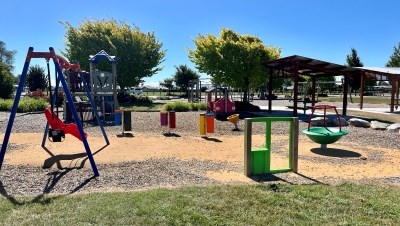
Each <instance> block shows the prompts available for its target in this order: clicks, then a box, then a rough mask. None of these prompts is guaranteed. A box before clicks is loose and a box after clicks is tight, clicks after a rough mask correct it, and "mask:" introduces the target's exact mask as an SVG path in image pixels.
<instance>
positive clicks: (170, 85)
mask: <svg viewBox="0 0 400 226" xmlns="http://www.w3.org/2000/svg"><path fill="white" fill-rule="evenodd" d="M160 86H164V87H165V88H167V89H168V95H170V93H171V90H172V88H174V79H173V78H166V79H164V81H162V82H160Z"/></svg>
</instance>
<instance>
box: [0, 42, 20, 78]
mask: <svg viewBox="0 0 400 226" xmlns="http://www.w3.org/2000/svg"><path fill="white" fill-rule="evenodd" d="M16 53H17V51H15V50H13V51H10V50H7V48H6V43H4V42H3V41H1V40H0V62H2V63H4V64H5V65H6V66H7V67H8V68H9V69H10V71H12V70H13V69H14V66H13V64H14V55H15V54H16Z"/></svg>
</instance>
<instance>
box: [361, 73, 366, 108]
mask: <svg viewBox="0 0 400 226" xmlns="http://www.w3.org/2000/svg"><path fill="white" fill-rule="evenodd" d="M364 81H365V71H361V82H360V109H361V110H362V109H363V104H364Z"/></svg>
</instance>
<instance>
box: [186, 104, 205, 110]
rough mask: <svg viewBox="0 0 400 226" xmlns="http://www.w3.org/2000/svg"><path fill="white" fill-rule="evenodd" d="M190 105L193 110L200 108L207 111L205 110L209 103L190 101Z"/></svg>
mask: <svg viewBox="0 0 400 226" xmlns="http://www.w3.org/2000/svg"><path fill="white" fill-rule="evenodd" d="M190 107H191V109H192V111H198V110H202V111H205V110H207V104H206V103H205V102H200V103H190Z"/></svg>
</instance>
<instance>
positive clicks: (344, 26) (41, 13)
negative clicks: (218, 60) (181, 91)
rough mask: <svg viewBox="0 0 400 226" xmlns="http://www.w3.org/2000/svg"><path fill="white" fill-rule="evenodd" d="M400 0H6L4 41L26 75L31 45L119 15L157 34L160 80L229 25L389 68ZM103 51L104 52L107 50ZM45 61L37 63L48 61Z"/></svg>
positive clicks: (286, 48)
mask: <svg viewBox="0 0 400 226" xmlns="http://www.w3.org/2000/svg"><path fill="white" fill-rule="evenodd" d="M399 9H400V2H399V1H393V0H392V1H385V0H383V1H373V0H365V1H362V0H347V1H345V0H336V1H329V0H325V1H324V0H319V1H318V0H302V1H295V0H292V1H290V0H286V1H268V0H164V1H162V0H146V1H128V0H126V1H123V0H114V1H104V0H97V1H92V0H80V1H77V0H70V1H51V0H43V1H40V0H36V1H34V0H25V1H14V0H4V1H2V3H1V14H0V27H1V33H0V40H2V41H4V42H5V43H6V47H7V49H9V50H16V51H17V54H16V57H15V64H14V65H15V71H14V74H20V73H21V72H22V67H23V64H24V60H25V57H26V52H27V50H28V48H29V46H32V47H34V48H35V51H48V48H49V46H52V47H54V48H55V50H56V51H57V53H58V54H60V51H59V50H63V49H64V48H65V46H64V34H65V28H64V27H63V25H62V24H60V23H59V21H67V22H69V23H70V24H72V25H73V26H75V27H77V26H78V25H79V24H80V23H81V22H83V21H84V19H85V18H87V19H103V18H114V19H116V20H125V21H126V22H128V23H129V24H131V25H133V24H134V25H137V26H138V27H139V28H140V29H141V30H142V31H144V32H147V31H154V32H155V35H156V36H157V38H158V39H159V40H160V41H161V42H162V43H163V49H165V50H167V54H166V58H165V61H164V62H163V63H162V66H164V70H163V71H161V72H159V73H158V74H157V75H154V76H153V77H151V78H147V79H146V83H147V84H154V83H158V82H159V81H162V80H164V79H165V78H167V77H171V75H172V74H173V73H174V71H175V68H174V66H175V65H180V64H187V65H188V66H190V67H192V68H193V69H194V65H193V64H192V63H191V62H190V60H189V58H188V53H187V51H186V48H190V49H194V45H193V39H195V38H196V37H197V36H198V35H199V34H207V33H210V34H213V35H218V32H219V31H220V29H221V28H230V29H233V30H234V31H236V32H238V33H239V34H250V35H254V36H258V37H259V38H261V39H262V40H263V42H264V43H265V44H266V45H273V46H277V47H280V48H281V49H282V56H283V57H284V56H290V55H294V54H296V55H302V56H306V57H311V58H316V59H321V60H325V61H329V62H333V63H337V64H344V63H345V59H346V55H347V54H349V53H350V49H351V48H352V47H353V48H356V50H357V52H358V55H359V57H360V58H361V60H362V61H363V63H364V66H377V67H382V66H384V65H385V64H386V62H387V61H388V59H389V57H390V55H391V54H392V53H393V48H394V46H397V44H398V43H399V42H400V29H398V24H399V22H400V14H399V13H398V10H399ZM99 51H100V50H99ZM43 61H44V60H39V59H37V60H32V63H31V64H40V65H44V62H43Z"/></svg>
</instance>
